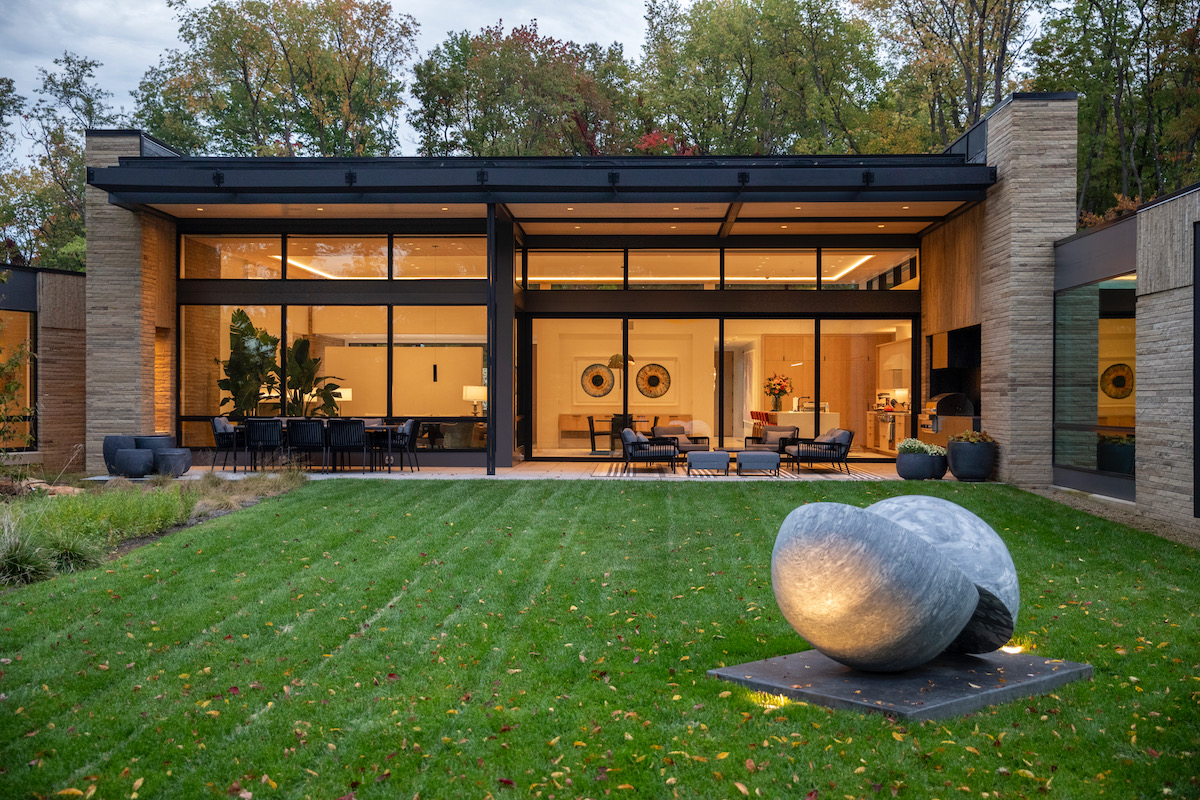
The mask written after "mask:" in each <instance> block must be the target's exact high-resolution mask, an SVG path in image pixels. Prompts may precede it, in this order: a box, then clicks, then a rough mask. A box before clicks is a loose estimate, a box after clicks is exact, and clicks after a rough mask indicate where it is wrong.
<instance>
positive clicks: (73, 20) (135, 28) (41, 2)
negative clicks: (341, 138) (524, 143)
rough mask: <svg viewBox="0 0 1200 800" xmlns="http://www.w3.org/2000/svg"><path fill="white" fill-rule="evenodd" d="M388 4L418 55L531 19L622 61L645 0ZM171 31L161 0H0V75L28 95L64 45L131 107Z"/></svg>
mask: <svg viewBox="0 0 1200 800" xmlns="http://www.w3.org/2000/svg"><path fill="white" fill-rule="evenodd" d="M198 2H201V0H192V3H193V4H196V3H198ZM201 4H202V2H201ZM392 6H393V7H395V8H396V9H397V10H398V11H401V12H403V13H406V14H411V15H412V16H413V17H414V18H415V19H416V20H417V22H418V23H420V26H421V27H420V31H419V33H418V38H417V47H418V49H419V51H420V52H421V54H422V55H423V54H425V53H427V52H428V51H429V50H431V49H433V48H434V47H435V46H436V45H437V44H438V43H439V42H441V41H442V40H443V39H444V38H445V36H446V33H447V32H449V31H460V30H464V29H465V30H470V31H477V30H479V29H480V28H482V27H484V26H486V25H494V24H495V23H496V22H497V21H498V20H500V19H501V18H503V20H504V26H505V28H506V29H509V28H512V27H513V26H516V25H523V24H525V23H528V22H529V21H530V20H531V19H536V20H537V22H538V31H539V33H541V34H542V35H543V36H553V37H555V38H557V39H569V40H572V41H575V42H578V43H580V44H585V43H587V42H599V43H601V44H610V43H612V42H614V41H616V42H620V43H621V44H623V45H624V46H625V55H626V57H627V58H628V57H635V58H636V57H639V56H640V54H641V45H642V38H643V36H644V34H645V30H646V21H645V20H644V19H643V13H644V7H643V0H604V1H603V2H599V3H597V2H594V1H593V2H583V0H524V1H523V2H508V3H490V2H487V0H411V1H410V2H404V1H403V0H392ZM176 30H177V25H176V23H175V19H174V17H173V15H172V11H171V9H169V8H168V7H167V3H166V0H0V31H3V36H4V41H3V45H2V46H0V76H3V77H8V78H12V79H13V80H14V81H15V82H16V84H17V92H18V93H19V94H22V95H24V96H25V98H26V99H27V100H28V99H31V98H32V97H33V90H34V88H35V87H36V86H37V85H38V84H39V81H38V77H37V68H38V67H44V68H46V69H50V68H52V67H53V61H54V59H55V58H56V57H58V56H60V55H61V54H62V52H63V50H71V51H72V52H74V53H77V54H78V55H81V56H86V57H87V58H91V59H94V60H96V61H99V62H101V64H103V66H102V67H101V68H100V69H99V70H98V71H97V79H98V81H99V83H100V85H101V86H102V87H103V88H105V89H107V90H108V91H110V92H112V93H113V96H112V97H111V98H110V102H111V103H112V105H113V106H115V107H124V108H125V110H126V111H129V110H131V109H132V105H133V101H132V98H131V97H130V95H129V93H130V92H131V91H132V90H133V89H134V88H136V87H137V84H138V81H140V80H141V77H142V74H143V73H144V72H145V71H146V69H147V68H149V67H150V66H152V65H153V64H155V63H157V61H158V57H159V55H160V54H161V53H162V52H163V51H165V50H167V49H169V48H171V47H177V46H178V44H179V41H178V39H177V38H176V36H175V32H176ZM402 135H403V136H404V138H405V141H404V148H403V149H404V155H413V154H414V152H415V150H416V147H415V144H414V143H413V142H412V141H411V139H412V134H411V131H405V132H404V133H403V134H402Z"/></svg>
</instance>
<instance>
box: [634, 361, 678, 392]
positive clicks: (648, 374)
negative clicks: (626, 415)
mask: <svg viewBox="0 0 1200 800" xmlns="http://www.w3.org/2000/svg"><path fill="white" fill-rule="evenodd" d="M637 388H638V391H639V392H641V393H642V394H644V395H645V396H646V397H662V396H663V395H664V394H666V393H667V389H670V388H671V373H669V372H667V368H666V367H664V366H662V365H661V364H647V365H646V366H644V367H642V368H641V369H639V370H638V374H637Z"/></svg>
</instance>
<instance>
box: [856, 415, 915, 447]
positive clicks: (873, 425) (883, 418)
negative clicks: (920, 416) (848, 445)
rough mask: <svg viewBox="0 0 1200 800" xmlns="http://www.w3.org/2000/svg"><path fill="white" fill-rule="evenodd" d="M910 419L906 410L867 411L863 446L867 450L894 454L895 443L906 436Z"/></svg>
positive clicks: (910, 416)
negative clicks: (865, 438)
mask: <svg viewBox="0 0 1200 800" xmlns="http://www.w3.org/2000/svg"><path fill="white" fill-rule="evenodd" d="M911 419H912V415H911V414H909V412H907V411H899V412H893V411H871V412H868V414H867V441H866V442H864V443H863V446H864V447H866V448H867V449H869V450H878V451H879V452H881V453H886V454H888V455H893V456H894V455H896V445H898V444H899V443H900V442H901V441H903V440H904V439H907V438H908V435H909V424H910V422H911ZM889 433H890V434H891V435H890V436H889Z"/></svg>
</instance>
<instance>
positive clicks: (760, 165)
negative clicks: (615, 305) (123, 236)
mask: <svg viewBox="0 0 1200 800" xmlns="http://www.w3.org/2000/svg"><path fill="white" fill-rule="evenodd" d="M995 181H996V174H995V170H994V169H992V168H991V167H988V166H987V165H982V164H966V163H964V160H963V159H962V157H961V156H957V155H940V156H905V157H894V156H881V157H878V158H863V157H853V158H851V157H841V158H838V157H828V158H825V157H822V158H788V159H783V158H780V159H770V160H763V159H749V158H748V159H740V160H735V159H692V158H643V159H592V158H580V159H470V158H462V159H404V158H401V159H365V160H364V159H261V158H248V159H199V160H197V159H153V160H146V159H122V160H121V163H120V166H117V167H101V168H91V169H89V170H88V183H90V184H91V185H93V186H96V187H97V188H100V189H103V190H105V191H107V192H109V193H110V194H111V195H112V199H113V201H114V202H117V203H119V204H122V205H124V204H132V205H144V204H158V203H191V202H206V203H210V204H211V203H266V202H288V203H295V202H317V203H338V202H341V203H348V202H349V203H358V202H372V203H386V202H395V203H419V202H442V203H489V202H492V203H494V202H506V203H520V202H534V203H536V202H556V201H562V200H564V199H567V198H569V199H571V200H573V201H575V202H589V201H590V202H623V203H629V202H661V201H663V200H664V199H666V198H668V197H669V198H679V199H684V198H687V199H690V200H695V201H699V202H734V201H737V200H754V201H758V202H769V201H772V200H779V201H792V200H796V199H800V200H804V199H808V200H809V201H818V200H826V201H829V200H840V201H850V202H853V201H861V200H868V199H869V200H899V199H908V200H913V199H917V198H929V199H939V200H955V201H960V202H971V201H975V200H979V199H982V198H983V196H984V193H985V192H986V190H987V188H988V187H990V186H991V185H992V184H993V183H995Z"/></svg>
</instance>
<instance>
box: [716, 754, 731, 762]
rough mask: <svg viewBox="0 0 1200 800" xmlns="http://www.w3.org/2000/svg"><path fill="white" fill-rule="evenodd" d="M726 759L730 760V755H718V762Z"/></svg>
mask: <svg viewBox="0 0 1200 800" xmlns="http://www.w3.org/2000/svg"><path fill="white" fill-rule="evenodd" d="M725 758H729V753H717V761H720V760H722V759H725Z"/></svg>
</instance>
